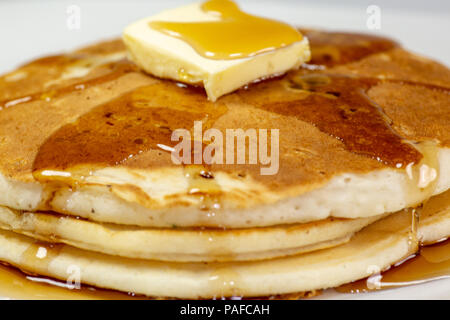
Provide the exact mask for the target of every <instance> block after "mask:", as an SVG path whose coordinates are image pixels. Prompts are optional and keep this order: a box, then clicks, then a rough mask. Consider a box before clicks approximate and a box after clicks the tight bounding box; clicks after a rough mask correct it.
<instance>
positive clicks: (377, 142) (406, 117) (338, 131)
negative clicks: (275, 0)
mask: <svg viewBox="0 0 450 320" xmlns="http://www.w3.org/2000/svg"><path fill="white" fill-rule="evenodd" d="M305 33H306V35H307V36H308V37H309V38H310V42H311V46H312V56H313V59H312V61H311V62H310V63H309V64H308V65H305V67H304V68H302V69H300V70H299V71H296V72H291V73H289V74H287V75H286V76H284V77H281V78H277V79H272V80H269V81H265V82H262V83H259V84H256V85H252V86H250V87H249V88H248V89H245V90H244V89H243V90H239V91H238V92H235V93H233V94H230V95H227V96H225V97H223V98H221V99H219V101H218V102H216V103H211V102H208V101H207V99H206V95H205V93H204V92H203V90H200V89H196V88H190V87H188V88H185V87H181V86H178V85H177V84H176V83H174V82H172V81H166V80H161V79H156V78H153V77H151V76H149V75H147V74H144V73H142V72H141V71H140V70H138V68H137V67H136V66H135V65H134V64H133V63H131V62H129V61H127V60H120V61H119V62H113V63H108V64H105V65H100V66H97V67H95V68H94V69H93V70H92V71H91V72H90V73H89V74H87V75H86V76H84V77H81V78H76V79H67V80H62V81H59V82H55V83H52V84H50V85H47V86H46V83H48V82H49V81H50V80H55V79H58V78H59V77H61V75H62V74H63V72H64V70H65V68H67V66H70V65H71V64H74V63H80V61H82V60H83V59H86V57H92V56H95V55H105V54H110V53H115V52H120V51H121V50H123V49H124V48H123V44H122V42H121V41H120V40H117V41H110V42H106V43H100V44H98V45H94V46H91V47H88V48H85V49H81V50H79V51H77V52H74V53H71V54H66V55H62V56H56V57H50V58H43V59H40V60H37V61H35V62H32V63H30V64H27V65H25V66H24V67H22V68H21V69H20V70H19V71H21V72H22V71H23V72H26V76H25V77H24V78H23V79H22V80H18V81H7V77H8V76H9V77H10V76H11V74H9V75H7V76H4V77H2V78H0V100H1V103H0V108H1V110H0V152H1V154H2V155H3V156H2V157H1V158H0V171H1V172H2V173H3V174H4V175H6V176H8V177H10V178H13V179H18V180H26V181H30V180H32V179H33V178H32V173H33V170H34V171H35V172H38V171H40V170H44V169H58V170H68V169H70V168H74V167H79V168H87V169H89V168H98V167H104V166H128V167H134V168H143V169H149V170H151V169H152V168H155V167H162V166H173V164H172V162H171V160H170V154H169V153H168V152H166V151H164V150H163V149H162V148H161V147H160V145H164V146H173V145H175V144H176V143H175V142H172V141H171V140H170V136H171V133H172V131H173V130H175V129H177V128H186V129H191V128H192V126H193V122H194V121H196V120H202V121H203V123H204V126H205V127H206V128H207V127H214V128H217V129H220V130H225V129H227V128H242V129H244V130H245V129H247V128H256V129H271V128H276V129H280V170H279V172H278V174H276V175H274V176H261V175H260V174H259V169H260V166H255V165H214V166H212V167H209V168H207V169H208V170H210V171H212V172H217V171H225V172H228V173H231V174H233V175H236V176H237V177H246V176H251V177H252V178H253V179H255V180H259V181H261V182H263V183H264V184H265V185H267V186H268V187H270V188H273V190H274V191H277V192H284V191H285V190H288V189H289V188H291V187H295V188H296V190H297V191H296V192H299V191H298V190H308V189H311V188H314V186H319V185H321V184H323V183H324V182H326V181H327V180H329V179H330V178H331V177H333V176H335V175H337V174H340V173H343V172H352V173H366V172H369V171H372V170H376V169H380V168H383V167H395V166H396V165H398V164H402V165H406V164H408V163H410V162H415V163H417V162H418V161H419V160H420V159H421V157H422V155H421V154H420V153H419V152H418V151H417V150H416V149H415V148H413V147H412V146H411V145H409V144H407V143H405V139H408V140H411V141H423V140H437V141H439V142H440V144H441V146H449V143H450V130H448V129H449V123H450V122H449V114H450V103H449V102H450V99H449V88H450V71H449V70H448V69H447V68H446V67H444V66H442V65H440V64H438V63H435V62H433V61H430V60H427V59H424V58H419V57H417V56H415V55H412V54H410V53H408V52H407V51H405V50H403V49H401V48H399V47H398V46H397V44H396V43H394V42H393V41H390V40H388V39H384V38H379V37H373V36H366V35H354V34H344V33H326V32H318V31H309V30H305Z"/></svg>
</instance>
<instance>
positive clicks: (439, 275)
mask: <svg viewBox="0 0 450 320" xmlns="http://www.w3.org/2000/svg"><path fill="white" fill-rule="evenodd" d="M444 278H450V240H446V241H443V242H439V243H436V244H433V245H430V246H425V247H422V248H421V249H420V252H419V253H418V254H416V255H413V256H410V257H408V258H407V259H405V260H404V261H402V262H401V263H399V264H397V265H394V266H392V267H391V268H390V269H389V270H387V271H385V272H382V273H381V274H376V275H373V276H371V277H369V278H367V279H363V280H359V281H355V282H352V283H348V284H344V285H342V286H340V287H338V288H336V289H335V290H336V291H338V292H341V293H362V292H368V291H374V290H380V289H389V288H394V287H403V286H407V285H414V284H420V283H424V282H428V281H433V280H437V279H444Z"/></svg>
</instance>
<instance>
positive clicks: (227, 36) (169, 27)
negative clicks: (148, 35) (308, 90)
mask: <svg viewBox="0 0 450 320" xmlns="http://www.w3.org/2000/svg"><path fill="white" fill-rule="evenodd" d="M201 9H202V10H203V11H204V12H205V13H207V14H210V15H211V16H214V17H217V18H218V19H217V20H215V21H205V22H168V21H153V22H150V23H149V26H150V27H151V28H153V29H155V30H158V31H160V32H163V33H165V34H167V35H169V36H172V37H176V38H179V39H182V40H183V41H185V42H187V43H189V44H190V45H191V46H192V47H193V48H194V49H195V50H196V51H197V52H198V53H199V54H200V55H202V56H203V57H205V58H208V59H216V60H230V59H240V58H245V57H251V56H254V55H257V54H261V53H264V52H268V51H273V50H275V49H278V48H282V47H286V46H289V45H291V44H293V43H295V42H298V41H300V40H302V35H301V33H300V32H299V31H298V30H297V29H295V28H293V27H291V26H289V25H287V24H285V23H283V22H278V21H274V20H270V19H266V18H260V17H255V16H253V15H249V14H246V13H244V12H242V11H241V10H240V9H239V7H238V6H237V5H236V4H235V3H234V2H233V1H231V0H208V1H206V2H204V3H203V4H202V6H201ZM243 30H245V32H243Z"/></svg>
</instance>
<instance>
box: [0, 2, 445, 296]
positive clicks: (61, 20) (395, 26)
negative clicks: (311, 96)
mask: <svg viewBox="0 0 450 320" xmlns="http://www.w3.org/2000/svg"><path fill="white" fill-rule="evenodd" d="M189 2H191V1H177V0H166V1H151V0H145V1H136V0H134V1H133V0H127V1H106V0H105V1H98V0H97V1H88V0H78V1H77V0H74V1H71V2H66V1H58V2H55V1H39V2H31V1H23V0H21V1H2V2H1V3H0V36H1V41H2V53H1V60H0V72H1V73H3V72H6V71H8V70H12V69H14V68H16V67H17V66H18V65H20V64H22V63H24V62H25V61H28V60H31V59H33V58H36V57H38V56H43V55H47V54H50V53H57V52H61V51H68V50H71V49H73V48H76V47H79V46H82V45H85V44H88V43H91V42H95V41H98V40H100V39H106V38H112V37H116V36H118V35H120V33H121V30H122V29H123V28H124V27H125V26H126V25H127V24H128V23H130V22H132V21H134V20H137V19H138V18H141V17H143V16H148V15H152V14H155V13H157V12H159V11H161V10H163V9H166V8H170V7H175V6H177V5H180V4H187V3H189ZM238 2H239V3H240V5H241V7H243V8H244V9H245V10H246V11H249V12H252V13H256V14H260V15H265V16H269V17H273V18H277V19H282V20H284V21H287V22H290V23H292V24H296V25H301V26H309V27H316V28H324V29H335V30H348V31H359V32H370V33H375V34H380V35H387V36H389V37H392V38H395V39H397V40H399V41H400V42H401V43H402V44H403V45H404V46H405V47H407V48H409V49H410V50H412V51H414V52H417V53H420V54H423V55H426V56H428V57H432V58H434V59H436V60H439V61H441V62H443V63H445V64H447V65H450V42H449V41H448V34H447V33H448V31H449V30H450V2H448V1H441V0H427V1H419V0H414V1H408V0H406V1H395V2H394V1H388V0H377V1H376V3H377V5H378V6H379V8H380V10H381V11H380V12H381V29H380V30H369V29H368V28H367V24H366V23H367V19H368V17H369V14H367V12H366V10H367V4H368V3H369V2H366V1H357V0H349V1H339V2H336V1H331V0H329V1H325V0H321V1H301V2H299V1H294V0H291V1H288V0H287V1H279V0H277V1H275V0H272V1H269V0H247V1H244V0H241V1H238ZM71 5H75V6H76V7H71ZM77 10H79V11H80V20H79V21H80V28H79V29H77V28H75V29H74V28H69V27H68V22H69V25H71V26H74V25H76V23H75V24H73V22H74V20H69V21H68V19H70V17H74V14H76V11H77ZM70 22H72V24H70ZM75 22H76V21H75ZM318 299H450V279H446V280H438V281H433V282H429V283H426V284H421V285H415V286H410V287H403V288H397V289H390V290H383V291H379V292H374V293H367V294H357V295H352V294H339V293H336V292H334V291H333V290H327V291H326V292H325V293H324V294H323V295H321V296H319V297H318Z"/></svg>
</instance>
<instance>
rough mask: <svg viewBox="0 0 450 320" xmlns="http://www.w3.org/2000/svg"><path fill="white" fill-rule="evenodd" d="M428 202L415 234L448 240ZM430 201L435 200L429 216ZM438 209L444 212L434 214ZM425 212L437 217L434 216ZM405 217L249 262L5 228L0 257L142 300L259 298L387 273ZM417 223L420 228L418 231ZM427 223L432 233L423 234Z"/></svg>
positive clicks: (401, 240)
mask: <svg viewBox="0 0 450 320" xmlns="http://www.w3.org/2000/svg"><path fill="white" fill-rule="evenodd" d="M447 193H448V192H447ZM435 199H436V198H433V199H431V200H430V202H429V208H430V209H429V211H428V212H427V213H426V214H425V215H424V216H422V217H421V219H420V221H421V222H420V225H419V230H418V232H419V234H421V236H422V238H423V239H428V240H430V241H438V240H440V239H437V238H435V236H436V235H438V236H441V235H443V234H445V235H447V236H448V235H450V229H449V228H448V224H442V223H441V222H442V221H448V220H449V218H450V203H449V201H448V200H449V197H448V194H447V197H446V198H445V199H442V198H440V199H437V200H435ZM433 201H436V203H438V205H437V206H438V208H437V209H438V210H437V211H436V212H435V211H434V209H433V208H435V207H434V206H435V204H433ZM442 205H444V207H445V208H447V209H445V210H444V211H441V210H440V209H441V208H442V207H441V206H442ZM433 213H436V214H437V215H438V217H439V218H438V219H434V218H435V217H434V215H433ZM411 219H412V216H411V212H409V211H408V210H405V211H403V212H398V213H395V214H393V215H390V216H389V217H387V218H384V219H382V220H380V221H378V222H375V223H373V224H371V225H370V226H368V227H366V228H365V229H363V230H362V231H360V232H358V233H357V234H356V235H355V236H354V237H353V239H352V240H351V241H350V242H348V243H347V244H344V245H341V246H338V247H335V248H330V249H324V250H319V251H315V252H311V253H306V254H300V255H295V256H290V257H285V258H278V259H272V260H266V261H257V262H228V263H206V264H205V263H173V262H153V261H144V260H136V259H134V260H133V259H126V258H119V257H113V256H108V255H104V254H99V253H93V252H90V251H85V250H80V249H76V248H73V247H70V246H67V245H62V246H58V247H53V248H52V247H51V246H48V245H44V244H39V243H37V244H36V243H35V240H33V239H31V238H28V237H25V236H22V235H19V234H16V233H13V232H10V231H0V259H1V260H3V261H6V262H8V263H10V264H12V265H15V266H17V267H19V268H22V269H23V270H27V271H31V272H35V273H37V274H40V275H46V276H50V277H54V278H58V279H63V280H64V279H66V278H67V276H68V272H69V270H73V268H74V267H76V268H79V270H80V271H81V281H82V282H83V283H85V284H90V285H94V286H97V287H103V288H111V289H115V290H119V291H124V292H134V293H138V294H144V295H147V296H158V297H178V298H213V297H222V296H247V297H252V296H267V295H274V294H283V293H290V292H299V291H312V290H316V289H323V288H329V287H336V286H339V285H341V284H344V283H348V282H351V281H354V280H358V279H362V278H365V277H367V276H370V275H371V274H372V272H376V270H384V269H386V268H388V267H389V266H391V265H392V264H394V263H396V262H399V261H401V260H402V259H404V258H406V257H407V256H409V255H411V254H413V253H415V252H416V251H417V249H418V244H419V243H418V240H419V239H418V238H417V237H416V236H415V235H414V233H413V232H412V231H413V229H411ZM430 221H432V222H430ZM423 225H425V226H427V227H425V228H422V226H423ZM431 225H434V227H433V229H435V231H432V232H431V233H429V231H430V230H431V229H430V226H431ZM436 230H438V232H436ZM39 248H41V251H42V248H45V250H46V251H45V252H46V254H47V256H46V257H45V256H44V257H43V259H39V258H37V257H35V255H36V254H37V253H38V252H39Z"/></svg>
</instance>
